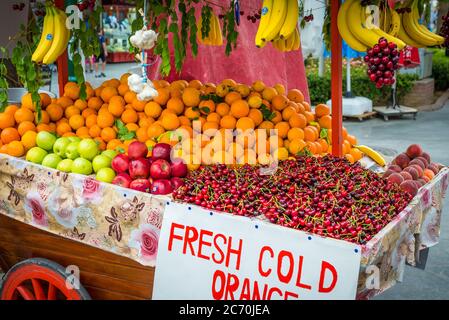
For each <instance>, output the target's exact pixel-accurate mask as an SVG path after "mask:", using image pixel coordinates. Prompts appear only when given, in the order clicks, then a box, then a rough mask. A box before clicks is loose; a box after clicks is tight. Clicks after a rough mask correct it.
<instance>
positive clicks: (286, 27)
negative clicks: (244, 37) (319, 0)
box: [255, 0, 300, 51]
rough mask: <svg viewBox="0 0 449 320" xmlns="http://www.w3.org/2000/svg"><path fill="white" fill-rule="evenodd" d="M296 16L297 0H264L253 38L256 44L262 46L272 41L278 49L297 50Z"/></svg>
mask: <svg viewBox="0 0 449 320" xmlns="http://www.w3.org/2000/svg"><path fill="white" fill-rule="evenodd" d="M298 18H299V6H298V1H297V0H264V1H263V5H262V10H261V18H260V22H259V27H258V29H257V34H256V38H255V44H256V46H257V47H258V48H262V47H264V46H265V45H266V44H267V43H268V42H270V41H272V42H273V46H274V47H275V48H276V49H279V50H280V51H291V50H298V49H299V48H300V41H299V31H298V28H297V24H298ZM295 39H297V40H296V41H295ZM295 45H296V46H295ZM294 48H297V49H294Z"/></svg>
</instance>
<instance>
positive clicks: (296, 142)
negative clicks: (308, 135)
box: [288, 138, 306, 155]
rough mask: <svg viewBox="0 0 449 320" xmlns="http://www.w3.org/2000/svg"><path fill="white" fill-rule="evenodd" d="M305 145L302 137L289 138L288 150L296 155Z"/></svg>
mask: <svg viewBox="0 0 449 320" xmlns="http://www.w3.org/2000/svg"><path fill="white" fill-rule="evenodd" d="M305 147H306V143H305V142H304V140H303V139H299V138H295V139H293V140H290V143H289V145H288V150H289V151H290V153H291V154H294V155H297V154H298V152H300V151H302V149H304V148H305Z"/></svg>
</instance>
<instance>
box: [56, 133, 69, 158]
mask: <svg viewBox="0 0 449 320" xmlns="http://www.w3.org/2000/svg"><path fill="white" fill-rule="evenodd" d="M70 143H71V141H70V139H69V138H68V137H62V138H59V139H57V140H56V142H55V144H54V145H53V152H54V153H56V154H57V155H58V156H60V157H62V158H65V149H67V146H68V145H69V144H70Z"/></svg>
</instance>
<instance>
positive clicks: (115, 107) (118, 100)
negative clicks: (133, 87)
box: [108, 96, 125, 117]
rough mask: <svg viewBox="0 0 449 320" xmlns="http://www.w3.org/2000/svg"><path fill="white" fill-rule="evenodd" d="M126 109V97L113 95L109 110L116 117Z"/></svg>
mask: <svg viewBox="0 0 449 320" xmlns="http://www.w3.org/2000/svg"><path fill="white" fill-rule="evenodd" d="M124 110H125V99H123V98H122V97H121V96H113V97H112V98H111V99H110V100H109V105H108V111H109V112H110V113H111V114H112V115H113V116H115V117H120V116H121V115H122V113H123V111H124Z"/></svg>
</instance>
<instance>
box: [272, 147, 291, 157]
mask: <svg viewBox="0 0 449 320" xmlns="http://www.w3.org/2000/svg"><path fill="white" fill-rule="evenodd" d="M273 158H274V159H278V160H287V158H288V150H287V148H284V147H281V148H279V149H276V150H275V151H274V153H273Z"/></svg>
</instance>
